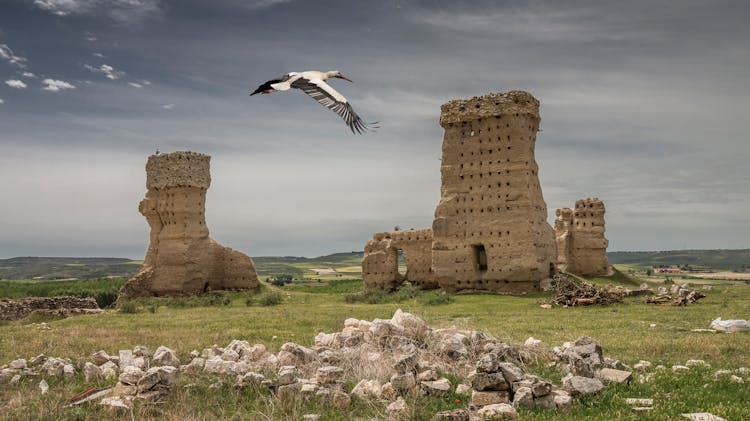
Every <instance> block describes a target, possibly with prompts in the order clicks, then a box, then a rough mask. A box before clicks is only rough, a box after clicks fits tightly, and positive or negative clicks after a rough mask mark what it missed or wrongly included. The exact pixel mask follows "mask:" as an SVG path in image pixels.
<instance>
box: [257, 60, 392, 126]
mask: <svg viewBox="0 0 750 421" xmlns="http://www.w3.org/2000/svg"><path fill="white" fill-rule="evenodd" d="M332 77H335V78H339V79H344V80H347V81H349V82H352V80H351V79H349V78H348V77H346V76H344V75H343V74H341V72H339V71H338V70H331V71H328V72H318V71H316V70H309V71H306V72H290V73H287V74H285V75H283V76H280V77H278V78H276V79H271V80H269V81H268V82H266V83H264V84H262V85H260V86H258V89H256V90H255V91H253V93H251V94H250V96H252V95H255V94H271V93H274V92H277V91H286V90H289V88H296V89H301V90H302V92H304V93H306V94H307V95H309V96H310V97H311V98H312V99H314V100H316V101H318V102H319V103H320V104H321V105H323V106H324V107H326V108H328V109H329V110H331V111H333V112H334V113H336V114H338V115H339V116H341V118H343V119H344V122H346V125H347V126H349V129H351V131H352V133H359V134H362V133H364V132H366V131H373V129H376V128H378V126H375V124H377V122H374V123H369V124H368V123H365V122H364V121H362V118H361V117H360V116H359V115H357V113H356V112H354V110H353V109H352V106H351V105H350V104H349V101H347V100H346V98H345V97H344V96H343V95H341V94H340V93H338V91H336V90H335V89H333V88H332V87H331V85H329V84H327V83H326V82H325V81H326V79H329V78H332Z"/></svg>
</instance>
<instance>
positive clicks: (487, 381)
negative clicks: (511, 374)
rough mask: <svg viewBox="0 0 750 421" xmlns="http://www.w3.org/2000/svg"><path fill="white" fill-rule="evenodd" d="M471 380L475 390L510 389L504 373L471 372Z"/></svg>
mask: <svg viewBox="0 0 750 421" xmlns="http://www.w3.org/2000/svg"><path fill="white" fill-rule="evenodd" d="M469 381H470V382H471V387H472V389H474V390H478V391H485V390H508V382H506V381H505V377H503V373H477V372H474V373H471V374H469Z"/></svg>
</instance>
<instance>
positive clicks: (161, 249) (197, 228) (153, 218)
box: [120, 152, 258, 297]
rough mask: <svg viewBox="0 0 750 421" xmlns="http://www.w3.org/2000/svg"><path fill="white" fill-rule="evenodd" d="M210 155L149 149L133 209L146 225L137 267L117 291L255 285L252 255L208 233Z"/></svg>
mask: <svg viewBox="0 0 750 421" xmlns="http://www.w3.org/2000/svg"><path fill="white" fill-rule="evenodd" d="M210 160H211V157H210V156H208V155H204V154H200V153H195V152H174V153H168V154H157V155H151V156H150V157H149V158H148V162H147V163H146V187H147V189H148V190H147V192H146V197H145V198H144V199H143V200H141V203H140V205H139V207H138V210H139V211H140V212H141V214H143V216H144V217H145V218H146V220H147V221H148V224H149V226H150V228H151V234H150V242H149V246H148V251H147V252H146V258H145V259H144V262H143V266H142V268H141V270H140V271H139V272H138V273H137V274H136V275H135V276H134V277H133V278H131V279H130V280H129V281H128V283H126V284H125V285H124V286H123V288H122V290H121V292H120V295H121V296H122V297H137V296H151V295H155V296H159V295H189V294H196V293H200V292H205V291H207V290H226V289H245V288H255V287H257V286H258V277H257V275H256V272H255V266H254V265H253V261H252V259H250V257H248V256H247V255H245V254H243V253H241V252H239V251H236V250H233V249H231V248H229V247H224V246H222V245H221V244H219V243H217V242H216V241H214V240H213V239H211V237H209V235H208V227H207V226H206V217H205V208H206V206H205V204H206V191H207V190H208V187H209V186H210V185H211V174H210V169H209V162H210Z"/></svg>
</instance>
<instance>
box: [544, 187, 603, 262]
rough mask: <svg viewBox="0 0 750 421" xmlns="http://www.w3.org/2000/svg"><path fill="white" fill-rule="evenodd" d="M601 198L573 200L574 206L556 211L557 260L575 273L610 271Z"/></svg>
mask: <svg viewBox="0 0 750 421" xmlns="http://www.w3.org/2000/svg"><path fill="white" fill-rule="evenodd" d="M604 210H605V209H604V202H602V201H601V200H599V198H596V197H595V198H593V199H591V198H588V199H580V200H576V206H575V209H572V210H571V209H569V208H562V209H557V211H556V212H555V213H556V215H557V220H556V221H555V236H556V238H557V247H558V258H557V263H558V266H559V267H560V269H561V270H565V271H567V272H570V273H575V274H578V275H606V274H607V273H608V271H609V261H608V260H607V246H608V245H609V241H607V239H606V238H605V237H604V231H605V226H604Z"/></svg>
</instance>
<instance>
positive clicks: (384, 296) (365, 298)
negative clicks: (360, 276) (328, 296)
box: [344, 284, 422, 304]
mask: <svg viewBox="0 0 750 421" xmlns="http://www.w3.org/2000/svg"><path fill="white" fill-rule="evenodd" d="M421 294H422V291H421V290H420V289H419V288H418V287H416V286H414V285H411V284H404V285H402V286H401V287H400V288H398V289H397V290H395V291H393V292H391V293H389V292H388V291H385V290H383V289H380V288H365V289H363V290H362V291H360V292H355V293H351V294H346V295H344V301H346V302H347V303H365V304H383V303H400V302H402V301H406V300H410V299H412V298H416V297H418V296H420V295H421Z"/></svg>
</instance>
